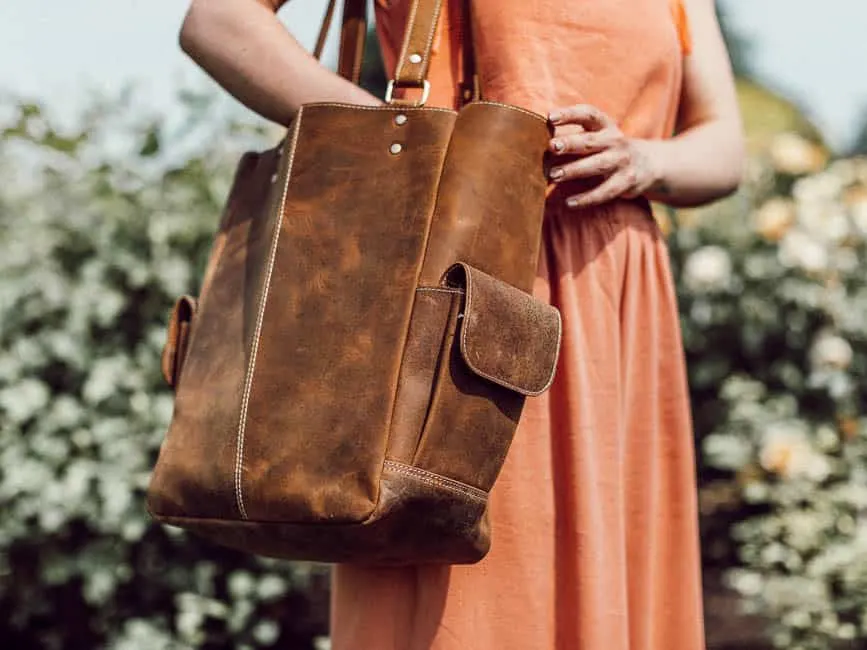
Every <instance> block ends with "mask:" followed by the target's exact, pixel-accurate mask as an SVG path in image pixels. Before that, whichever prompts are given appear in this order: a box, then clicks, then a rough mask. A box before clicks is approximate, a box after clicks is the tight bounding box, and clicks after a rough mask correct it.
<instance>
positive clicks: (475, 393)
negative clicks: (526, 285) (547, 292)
mask: <svg viewBox="0 0 867 650" xmlns="http://www.w3.org/2000/svg"><path fill="white" fill-rule="evenodd" d="M445 285H446V287H448V288H450V289H452V290H453V289H458V290H459V291H461V294H459V297H458V302H459V305H460V309H453V310H452V311H451V313H450V315H449V325H448V327H447V329H446V336H445V339H444V341H443V345H442V348H441V353H440V359H439V367H438V369H437V376H436V379H435V384H434V393H433V397H432V399H431V402H430V407H429V409H428V411H427V416H426V418H425V423H424V428H423V431H422V434H421V438H420V440H419V444H418V447H417V449H416V451H415V454H414V456H413V460H412V465H414V466H416V467H419V468H421V469H424V470H426V471H429V472H433V473H434V474H439V475H441V476H445V477H448V478H451V479H454V480H456V481H460V482H462V483H466V484H467V485H471V486H473V487H475V488H478V489H481V490H485V491H487V490H490V488H491V487H492V486H493V484H494V481H495V480H496V478H497V476H498V474H499V472H500V469H501V468H502V465H503V461H504V460H505V457H506V453H507V452H508V450H509V446H510V445H511V442H512V437H513V436H514V432H515V428H516V427H517V424H518V420H519V419H520V415H521V410H522V408H523V405H524V399H525V398H526V397H527V396H530V395H539V394H540V393H542V392H544V391H545V390H547V389H548V387H549V386H550V385H551V383H552V381H553V378H554V371H555V368H556V365H557V358H558V354H559V348H560V338H561V323H560V314H559V312H558V311H557V310H556V309H555V308H554V307H552V306H550V305H547V304H544V303H542V302H540V301H538V300H536V299H534V298H533V297H532V296H530V295H528V294H526V293H525V292H523V291H520V290H519V289H516V288H514V287H512V286H510V285H508V284H506V283H504V282H501V281H500V280H497V279H496V278H493V277H491V276H489V275H487V274H485V273H483V272H482V271H479V270H478V269H475V268H473V267H471V266H469V265H466V264H457V265H455V266H453V267H452V268H451V269H450V270H449V271H448V272H447V273H446V275H445Z"/></svg>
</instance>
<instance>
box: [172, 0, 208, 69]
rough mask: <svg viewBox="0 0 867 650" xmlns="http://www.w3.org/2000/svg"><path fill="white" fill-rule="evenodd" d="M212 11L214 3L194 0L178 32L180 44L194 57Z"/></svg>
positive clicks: (188, 54)
mask: <svg viewBox="0 0 867 650" xmlns="http://www.w3.org/2000/svg"><path fill="white" fill-rule="evenodd" d="M212 11H213V4H212V3H209V2H201V1H200V0H193V1H192V2H191V3H190V5H189V7H188V8H187V13H186V15H185V16H184V21H183V23H181V29H180V32H179V33H178V45H179V46H180V48H181V50H182V51H183V52H184V53H185V54H187V56H189V57H190V58H192V59H195V58H196V52H197V51H198V49H199V47H198V44H199V42H200V41H201V35H202V33H205V32H207V24H208V23H209V22H210V14H211V13H212Z"/></svg>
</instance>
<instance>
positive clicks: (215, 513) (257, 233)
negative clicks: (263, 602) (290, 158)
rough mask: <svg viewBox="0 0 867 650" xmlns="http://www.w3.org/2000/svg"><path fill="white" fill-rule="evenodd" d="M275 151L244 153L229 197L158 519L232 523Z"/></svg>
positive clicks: (165, 465) (155, 506) (166, 454)
mask: <svg viewBox="0 0 867 650" xmlns="http://www.w3.org/2000/svg"><path fill="white" fill-rule="evenodd" d="M278 164H279V161H278V158H277V155H276V152H274V151H269V152H266V153H264V154H247V155H245V156H244V158H243V159H242V161H241V163H240V164H239V168H238V172H237V174H236V178H235V182H234V183H233V186H232V190H231V191H230V194H229V199H228V202H227V208H226V214H225V215H224V217H223V219H222V222H221V227H220V231H219V232H218V234H217V236H216V238H215V241H214V245H213V247H212V250H211V255H210V257H209V260H208V266H207V269H206V272H205V277H204V281H203V286H202V292H201V296H200V298H199V301H198V309H197V312H196V316H195V318H194V319H193V322H192V325H191V330H190V338H189V346H188V351H187V355H186V359H185V361H184V371H183V381H181V382H180V383H179V384H178V386H177V389H176V391H177V392H176V394H175V405H174V413H173V417H172V421H171V424H170V427H169V431H168V433H167V434H166V438H165V440H164V441H163V445H162V448H161V450H160V454H159V459H158V461H157V463H156V467H155V468H154V473H153V475H152V478H151V483H150V486H149V488H148V509H149V510H150V511H151V513H152V514H153V515H154V516H155V517H157V518H160V517H161V516H186V517H214V518H229V519H234V518H237V516H238V513H237V507H236V503H235V495H234V481H233V473H234V466H235V448H236V437H237V435H236V434H237V424H238V417H239V405H240V401H241V390H242V385H243V378H244V370H245V368H246V365H247V363H246V362H247V359H248V358H249V357H250V353H251V344H252V341H253V327H252V324H253V319H254V315H255V313H256V305H257V297H258V296H259V294H260V292H261V285H262V283H263V268H264V261H265V259H266V257H267V252H268V244H269V242H270V240H271V239H272V237H271V234H272V232H273V230H274V227H275V224H276V220H275V219H274V218H273V215H274V213H275V212H276V210H274V204H275V202H276V197H275V196H274V194H275V193H274V192H273V191H272V186H271V177H272V175H273V173H274V172H275V171H276V170H277V166H278Z"/></svg>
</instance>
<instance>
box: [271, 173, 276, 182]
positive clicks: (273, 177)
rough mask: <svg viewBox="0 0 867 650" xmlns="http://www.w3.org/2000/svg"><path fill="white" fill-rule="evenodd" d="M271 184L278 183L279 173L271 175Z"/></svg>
mask: <svg viewBox="0 0 867 650" xmlns="http://www.w3.org/2000/svg"><path fill="white" fill-rule="evenodd" d="M271 182H272V183H276V182H277V172H274V173H273V174H271Z"/></svg>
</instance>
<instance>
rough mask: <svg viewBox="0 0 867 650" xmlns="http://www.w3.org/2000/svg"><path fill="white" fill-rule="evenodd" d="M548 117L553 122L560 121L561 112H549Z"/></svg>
mask: <svg viewBox="0 0 867 650" xmlns="http://www.w3.org/2000/svg"><path fill="white" fill-rule="evenodd" d="M548 119H549V120H550V121H552V122H559V121H560V113H557V112H554V113H549V114H548Z"/></svg>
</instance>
